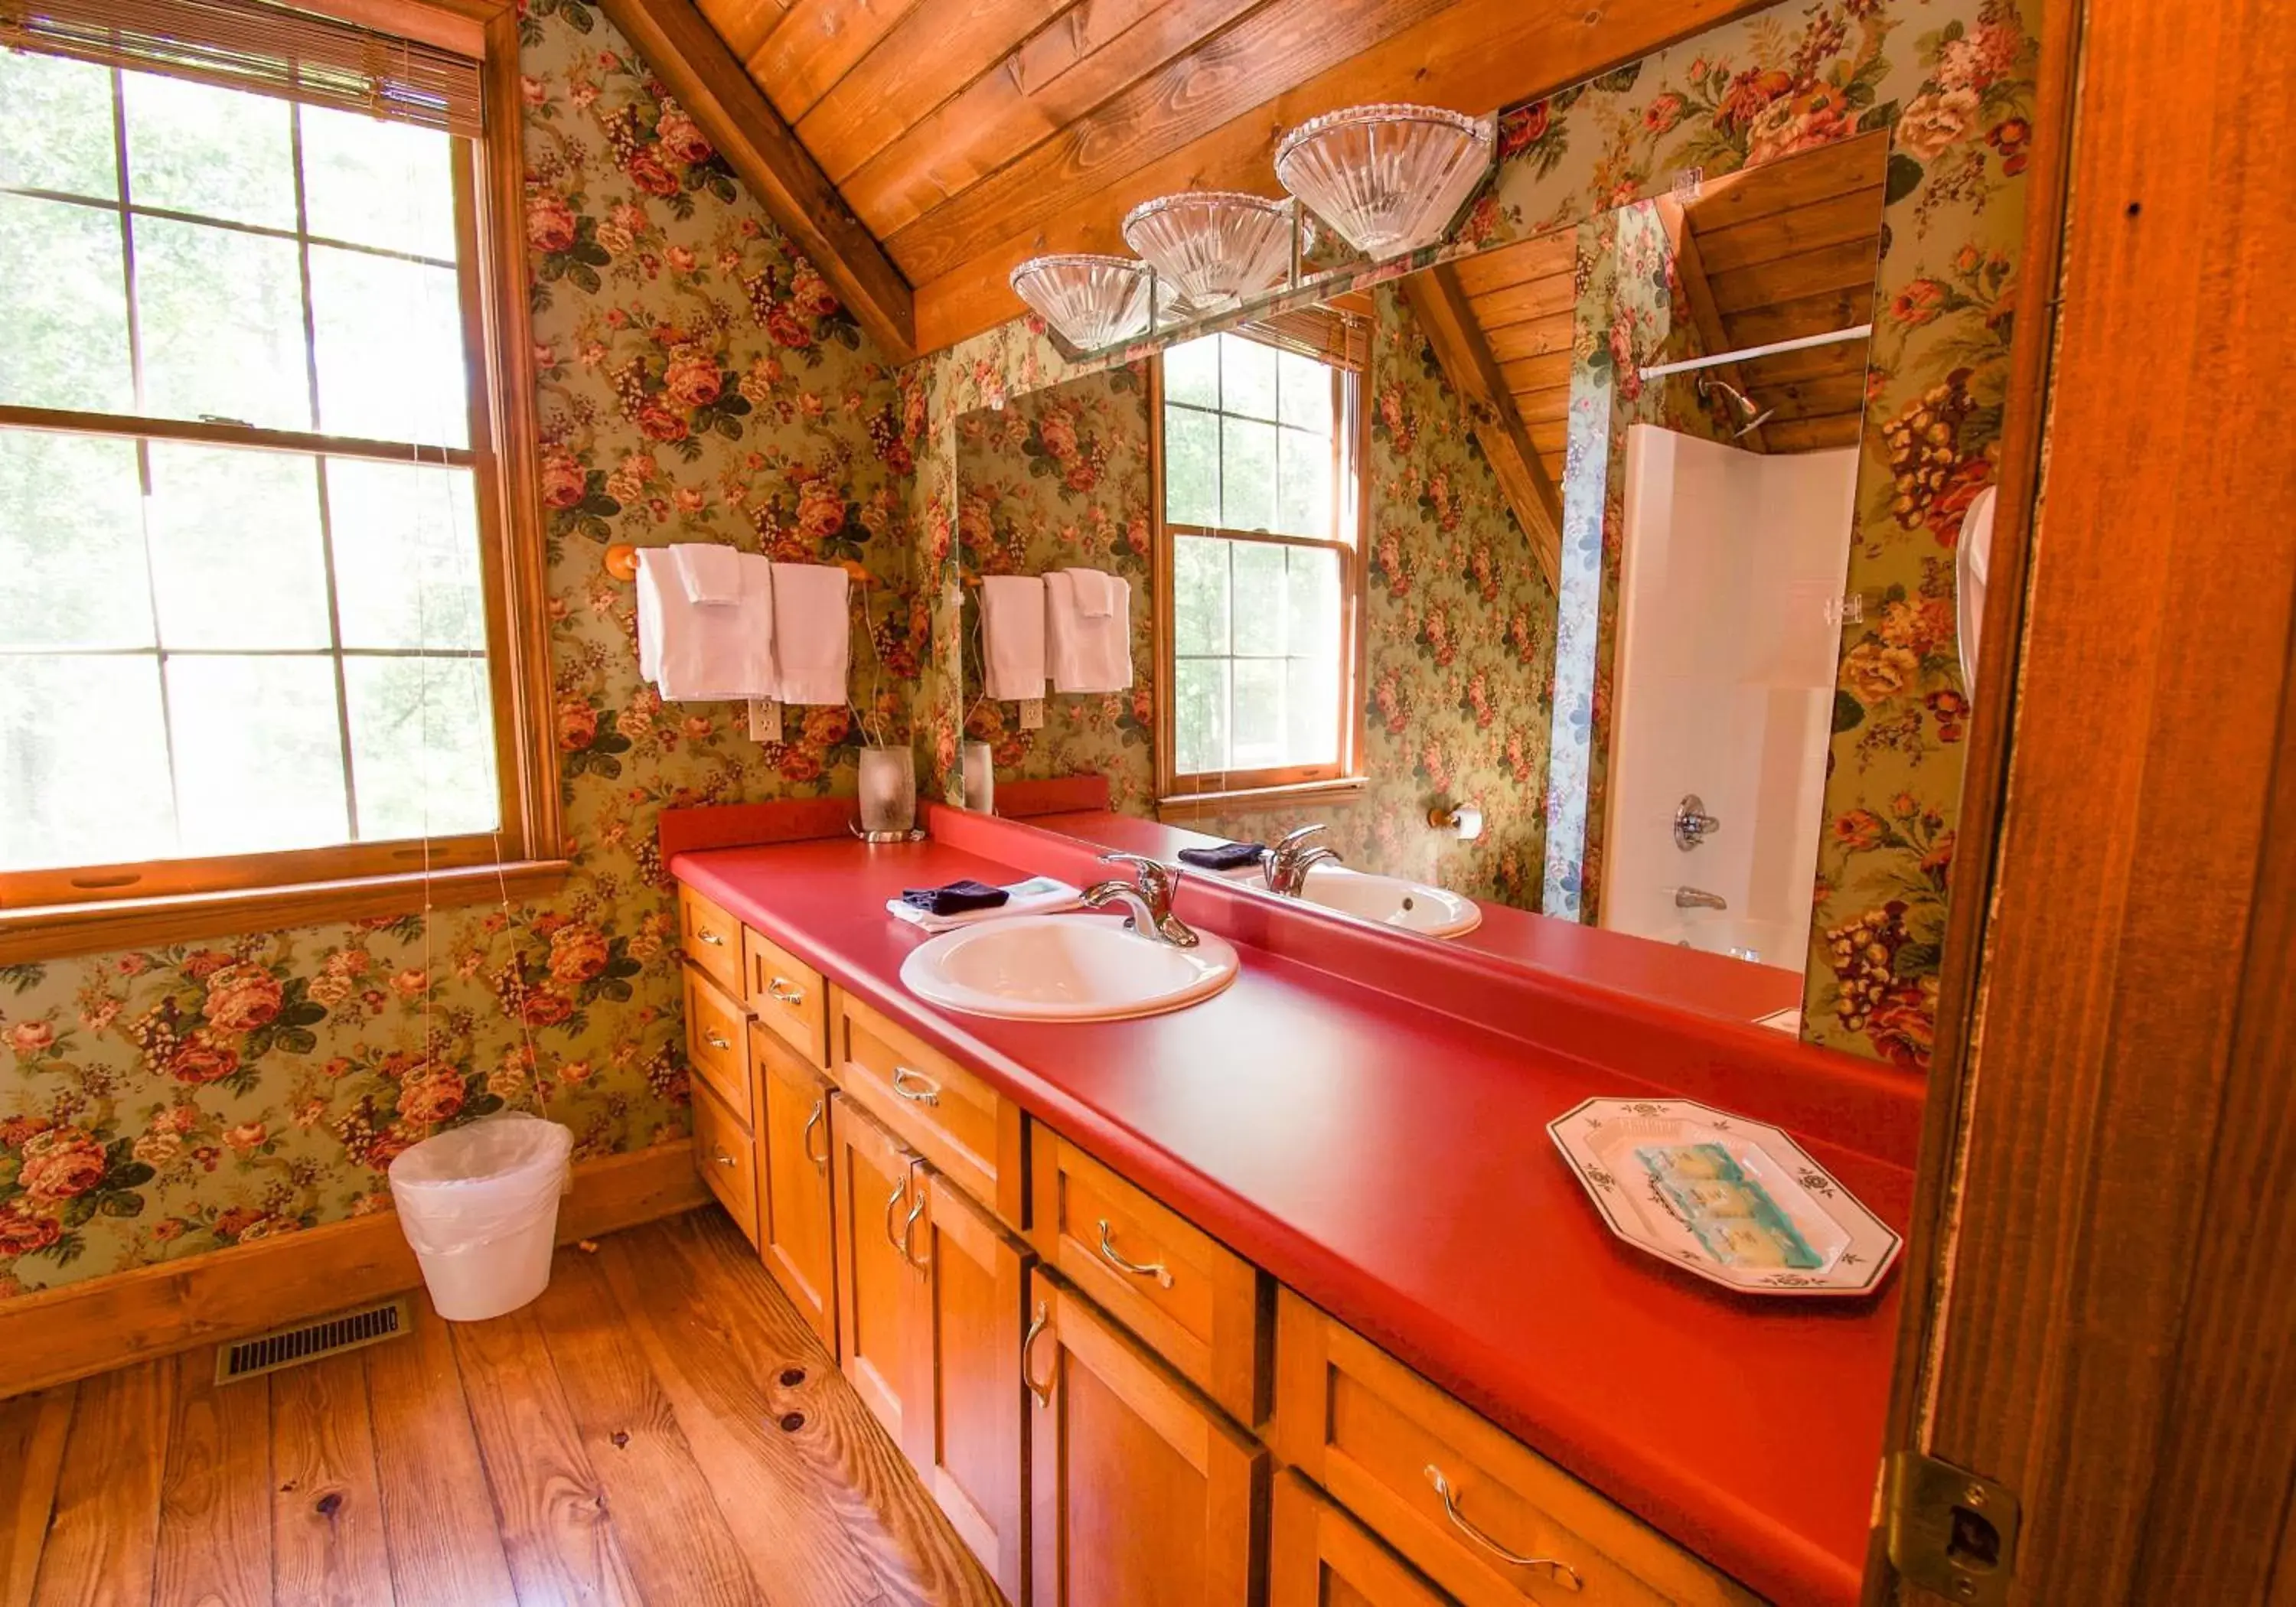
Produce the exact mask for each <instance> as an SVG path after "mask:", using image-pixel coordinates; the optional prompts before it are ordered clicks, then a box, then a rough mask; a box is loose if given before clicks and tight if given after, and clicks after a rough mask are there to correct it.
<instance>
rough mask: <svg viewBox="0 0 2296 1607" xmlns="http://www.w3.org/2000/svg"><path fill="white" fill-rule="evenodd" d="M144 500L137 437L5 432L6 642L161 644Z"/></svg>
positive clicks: (2, 613)
mask: <svg viewBox="0 0 2296 1607" xmlns="http://www.w3.org/2000/svg"><path fill="white" fill-rule="evenodd" d="M0 60H4V57H0ZM0 574H4V575H5V576H6V577H7V581H6V583H5V585H4V586H0V594H4V595H5V596H6V599H7V601H6V603H5V604H4V605H0V647H149V646H151V645H152V643H153V637H152V603H151V599H152V588H151V583H150V580H149V578H148V577H147V576H146V574H145V572H144V568H143V480H142V479H141V478H140V476H139V475H138V473H137V471H136V467H135V442H133V441H122V440H104V439H100V438H97V437H94V436H82V435H47V434H40V433H36V432H34V431H31V430H5V431H0ZM158 684H159V683H158V681H157V679H156V678H155V679H154V680H153V682H152V685H154V686H155V687H156V686H157V685H158Z"/></svg>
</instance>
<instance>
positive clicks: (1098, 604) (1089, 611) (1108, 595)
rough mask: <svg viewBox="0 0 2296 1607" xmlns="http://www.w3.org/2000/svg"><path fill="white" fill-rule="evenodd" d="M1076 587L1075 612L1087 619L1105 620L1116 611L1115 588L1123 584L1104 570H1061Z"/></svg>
mask: <svg viewBox="0 0 2296 1607" xmlns="http://www.w3.org/2000/svg"><path fill="white" fill-rule="evenodd" d="M1061 573H1062V574H1063V575H1066V576H1067V577H1068V578H1069V580H1070V584H1072V585H1073V586H1075V587H1076V603H1077V612H1078V613H1080V614H1082V615H1083V616H1084V617H1085V618H1086V619H1107V618H1108V617H1109V615H1111V613H1113V612H1115V611H1116V588H1117V587H1118V586H1122V585H1123V584H1124V582H1122V581H1121V580H1119V579H1118V578H1116V577H1115V576H1113V575H1111V574H1110V573H1108V571H1107V570H1062V571H1061Z"/></svg>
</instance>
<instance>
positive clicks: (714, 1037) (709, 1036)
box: [701, 1027, 734, 1049]
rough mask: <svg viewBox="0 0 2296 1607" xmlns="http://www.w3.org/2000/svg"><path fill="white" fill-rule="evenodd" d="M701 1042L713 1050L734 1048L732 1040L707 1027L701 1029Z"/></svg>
mask: <svg viewBox="0 0 2296 1607" xmlns="http://www.w3.org/2000/svg"><path fill="white" fill-rule="evenodd" d="M701 1041H702V1042H703V1043H705V1044H707V1045H709V1046H710V1047H711V1048H712V1049H731V1048H732V1047H733V1046H734V1044H733V1040H732V1039H730V1038H727V1037H724V1036H722V1035H720V1034H718V1033H716V1032H713V1031H711V1030H710V1029H709V1028H707V1027H704V1028H703V1029H701Z"/></svg>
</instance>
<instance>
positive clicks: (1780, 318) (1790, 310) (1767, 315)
mask: <svg viewBox="0 0 2296 1607" xmlns="http://www.w3.org/2000/svg"><path fill="white" fill-rule="evenodd" d="M1873 316H1874V287H1873V285H1872V284H1871V283H1866V284H1860V285H1857V286H1855V287H1853V288H1851V289H1849V290H1846V291H1827V292H1826V293H1825V294H1824V295H1822V296H1802V297H1800V298H1798V299H1794V300H1792V301H1779V302H1775V303H1773V304H1772V305H1770V306H1768V307H1748V308H1747V309H1746V310H1745V311H1743V312H1736V313H1732V314H1730V315H1729V316H1728V317H1726V319H1724V320H1723V324H1724V328H1725V330H1726V333H1727V335H1728V337H1729V345H1728V346H1726V347H1720V348H1717V349H1718V350H1729V349H1731V348H1736V347H1741V346H1767V345H1768V344H1769V343H1770V342H1772V341H1773V340H1794V339H1796V338H1798V337H1800V336H1802V335H1823V334H1830V333H1832V332H1833V331H1835V330H1837V329H1848V328H1849V327H1850V326H1851V325H1852V324H1863V323H1866V321H1867V320H1868V319H1870V318H1872V317H1873Z"/></svg>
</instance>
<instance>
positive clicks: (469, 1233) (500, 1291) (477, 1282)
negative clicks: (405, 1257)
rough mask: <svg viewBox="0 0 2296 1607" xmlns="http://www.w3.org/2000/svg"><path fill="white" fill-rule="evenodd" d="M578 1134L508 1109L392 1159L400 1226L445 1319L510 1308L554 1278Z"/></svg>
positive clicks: (481, 1316) (470, 1319) (478, 1317)
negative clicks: (561, 1204)
mask: <svg viewBox="0 0 2296 1607" xmlns="http://www.w3.org/2000/svg"><path fill="white" fill-rule="evenodd" d="M573 1149H574V1135H573V1133H572V1132H571V1131H570V1130H569V1129H567V1128H566V1127H561V1126H560V1125H559V1124H558V1123H556V1122H554V1121H545V1120H543V1119H541V1118H540V1117H538V1116H529V1115H528V1114H526V1113H525V1112H524V1111H506V1112H504V1114H502V1115H499V1116H488V1117H486V1118H484V1119H480V1120H478V1121H474V1122H471V1124H470V1125H469V1126H468V1127H456V1128H454V1129H453V1130H452V1131H450V1132H445V1133H439V1134H436V1135H434V1136H431V1137H429V1138H426V1139H424V1140H423V1141H422V1143H421V1144H416V1145H414V1147H413V1148H411V1149H409V1150H407V1151H406V1152H403V1153H402V1154H400V1155H399V1157H398V1159H397V1160H393V1161H392V1162H391V1163H390V1196H391V1198H392V1200H394V1201H397V1203H398V1225H399V1226H400V1228H401V1229H402V1230H403V1231H404V1232H405V1233H406V1242H408V1243H409V1244H411V1245H413V1246H414V1259H416V1260H418V1261H420V1262H421V1263H422V1282H423V1283H424V1284H425V1285H426V1286H428V1288H429V1289H430V1303H431V1304H432V1305H434V1306H436V1307H437V1308H439V1316H443V1317H445V1318H447V1320H448V1321H450V1322H456V1323H476V1322H483V1321H484V1320H485V1319H486V1318H488V1317H490V1316H502V1315H503V1314H504V1312H509V1311H516V1310H517V1309H518V1308H520V1307H521V1306H523V1305H525V1304H526V1303H527V1302H528V1301H529V1300H534V1299H535V1298H537V1296H539V1295H540V1294H541V1293H542V1291H544V1290H545V1289H546V1288H548V1287H549V1286H550V1251H551V1249H552V1247H553V1245H554V1244H556V1242H557V1241H558V1201H559V1199H560V1197H561V1196H562V1195H563V1194H564V1193H566V1191H567V1189H568V1188H570V1187H571V1186H572V1177H571V1175H570V1171H569V1168H568V1165H567V1157H568V1156H569V1155H570V1154H571V1153H572V1152H573Z"/></svg>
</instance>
